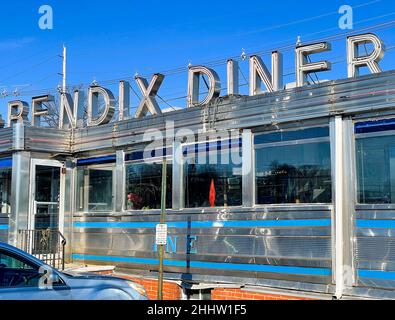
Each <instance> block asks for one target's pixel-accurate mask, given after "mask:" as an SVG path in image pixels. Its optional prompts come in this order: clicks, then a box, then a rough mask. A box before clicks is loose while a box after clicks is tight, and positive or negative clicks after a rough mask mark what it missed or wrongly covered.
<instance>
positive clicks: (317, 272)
mask: <svg viewBox="0 0 395 320" xmlns="http://www.w3.org/2000/svg"><path fill="white" fill-rule="evenodd" d="M72 257H73V259H74V260H80V261H106V262H117V263H135V264H149V265H157V264H159V260H158V259H149V258H136V257H114V256H96V255H83V254H73V255H72ZM164 265H165V266H169V267H183V268H186V267H187V261H179V260H165V261H164ZM190 267H191V268H202V269H224V270H238V271H252V272H254V271H255V272H267V273H281V274H294V275H307V276H312V275H313V276H323V277H329V276H330V275H331V270H330V269H321V268H304V267H287V266H269V265H255V264H234V263H219V262H203V261H191V262H190Z"/></svg>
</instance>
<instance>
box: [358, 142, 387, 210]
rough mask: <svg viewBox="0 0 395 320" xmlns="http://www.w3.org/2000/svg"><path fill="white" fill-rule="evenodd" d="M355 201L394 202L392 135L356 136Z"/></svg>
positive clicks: (368, 202)
mask: <svg viewBox="0 0 395 320" xmlns="http://www.w3.org/2000/svg"><path fill="white" fill-rule="evenodd" d="M356 148H357V154H356V156H357V173H358V201H359V203H364V204H390V203H395V135H391V136H382V137H369V138H358V139H357V141H356Z"/></svg>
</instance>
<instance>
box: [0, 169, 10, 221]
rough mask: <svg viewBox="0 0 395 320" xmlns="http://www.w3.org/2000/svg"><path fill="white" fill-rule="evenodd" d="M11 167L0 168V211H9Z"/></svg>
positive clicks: (8, 212)
mask: <svg viewBox="0 0 395 320" xmlns="http://www.w3.org/2000/svg"><path fill="white" fill-rule="evenodd" d="M11 176H12V169H11V168H1V169H0V204H1V206H0V213H1V214H10V213H11Z"/></svg>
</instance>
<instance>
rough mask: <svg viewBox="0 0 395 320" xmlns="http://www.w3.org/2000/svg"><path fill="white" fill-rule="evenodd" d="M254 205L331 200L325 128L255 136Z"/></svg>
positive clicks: (328, 201) (329, 164)
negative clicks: (255, 195)
mask: <svg viewBox="0 0 395 320" xmlns="http://www.w3.org/2000/svg"><path fill="white" fill-rule="evenodd" d="M255 148H256V149H255V167H256V169H255V170H256V172H255V175H256V190H257V191H256V192H257V204H293V203H294V204H298V203H309V204H311V203H331V202H332V183H331V150H330V142H329V128H328V127H322V128H310V129H305V130H299V131H286V132H282V131H281V132H275V133H269V134H262V135H257V136H256V137H255Z"/></svg>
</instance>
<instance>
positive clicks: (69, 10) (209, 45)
mask: <svg viewBox="0 0 395 320" xmlns="http://www.w3.org/2000/svg"><path fill="white" fill-rule="evenodd" d="M105 3H107V4H105ZM315 3H316V5H313V2H312V1H308V0H299V1H286V0H283V1H281V2H280V1H255V0H250V1H239V2H235V1H206V0H201V1H193V2H192V1H150V0H147V1H130V0H128V1H127V0H113V1H97V2H96V4H95V5H92V2H90V1H74V0H69V1H46V2H43V1H36V0H30V1H21V0H14V1H3V2H2V10H1V12H0V23H1V37H0V91H3V90H6V91H7V92H8V93H12V91H13V90H14V89H15V88H16V87H17V86H18V87H19V90H20V91H21V92H23V93H24V95H23V96H21V97H19V98H21V99H23V100H26V101H28V102H29V101H30V98H31V95H33V94H39V93H45V92H47V91H48V92H54V91H55V89H56V87H57V85H58V84H60V80H61V79H60V76H59V75H58V73H60V72H61V59H60V58H59V57H58V55H60V54H61V50H62V44H63V43H65V44H66V46H67V48H68V84H69V85H70V86H74V85H79V84H85V85H87V84H89V83H91V82H92V80H94V79H96V80H97V81H98V83H99V84H103V86H106V87H109V88H110V89H113V91H114V94H115V95H118V93H117V89H116V87H117V86H116V85H115V83H116V81H108V80H116V79H120V78H127V77H129V78H130V77H133V75H134V74H135V73H136V72H139V73H140V74H144V75H145V74H147V75H149V74H151V73H154V72H161V71H163V70H169V69H174V68H179V67H186V66H187V65H188V63H189V62H191V63H192V64H200V63H205V62H207V61H212V60H217V59H221V60H222V61H225V60H226V58H227V57H233V56H238V55H240V54H241V49H242V48H245V50H246V53H247V54H251V53H255V52H258V51H265V50H269V49H276V48H278V47H281V46H283V45H286V44H293V43H295V42H296V38H297V36H298V35H300V36H301V38H302V41H304V42H309V41H312V40H315V39H321V38H323V37H326V36H329V35H333V34H339V33H345V32H348V31H342V30H340V29H339V28H338V20H339V17H340V15H339V14H337V11H338V9H339V7H340V6H341V5H344V4H347V5H351V6H353V7H355V9H354V22H355V26H354V29H355V30H358V29H361V28H365V27H368V26H373V25H377V24H381V23H385V22H388V21H392V20H395V2H394V1H393V0H381V1H374V0H348V1H345V0H341V1H338V0H331V1H317V2H315ZM43 4H48V5H51V6H52V7H53V10H54V29H53V30H41V29H40V28H39V27H38V20H39V18H40V15H39V13H38V9H39V7H40V6H41V5H43ZM361 5H362V6H361ZM394 31H395V25H393V26H392V27H391V28H388V29H382V30H377V31H374V32H375V33H376V34H378V35H379V36H380V37H381V38H382V39H383V40H384V42H385V43H386V45H387V46H388V47H391V46H395V32H394ZM332 44H333V50H332V52H329V53H325V54H322V55H317V57H316V59H322V58H325V59H328V60H331V61H338V60H339V63H337V64H335V65H334V67H333V70H332V71H331V72H329V73H327V74H320V75H319V77H320V79H339V78H345V77H346V66H345V62H343V61H341V60H343V59H345V57H346V48H345V36H344V37H343V38H341V39H340V40H336V41H333V42H332ZM263 58H264V61H266V62H269V61H270V60H269V59H268V58H269V57H268V56H267V55H263ZM284 59H285V73H286V74H287V76H286V77H285V81H286V82H292V81H294V75H293V74H292V71H293V68H294V55H293V51H292V50H288V51H286V52H284ZM382 66H383V69H385V70H390V69H394V68H395V50H391V51H389V52H388V53H387V55H386V56H385V58H384V60H383V62H382ZM241 68H242V70H243V73H244V74H245V76H246V77H248V63H247V62H243V63H242V64H241ZM215 70H216V71H217V72H218V73H219V74H220V75H221V80H222V83H223V87H224V88H225V86H226V77H225V70H226V68H225V65H224V63H222V64H219V65H218V66H216V67H215ZM241 81H242V82H243V80H241ZM133 86H134V87H135V88H136V90H138V89H137V87H136V86H135V85H134V84H133ZM42 89H43V90H42ZM243 90H246V89H245V88H244V89H243ZM186 91H187V74H186V72H182V73H180V74H176V75H169V76H167V77H166V79H165V82H164V84H163V86H162V88H161V90H160V92H159V94H160V95H161V96H162V97H164V98H165V99H166V100H167V99H168V100H169V103H170V104H171V105H174V106H183V105H184V104H185V99H184V98H183V96H185V95H186ZM178 98H179V99H178ZM9 99H15V97H13V96H9V97H7V98H0V113H2V114H3V118H4V117H5V116H6V104H7V101H8V100H9ZM132 101H133V104H137V102H138V100H137V98H136V97H133V99H132Z"/></svg>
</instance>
